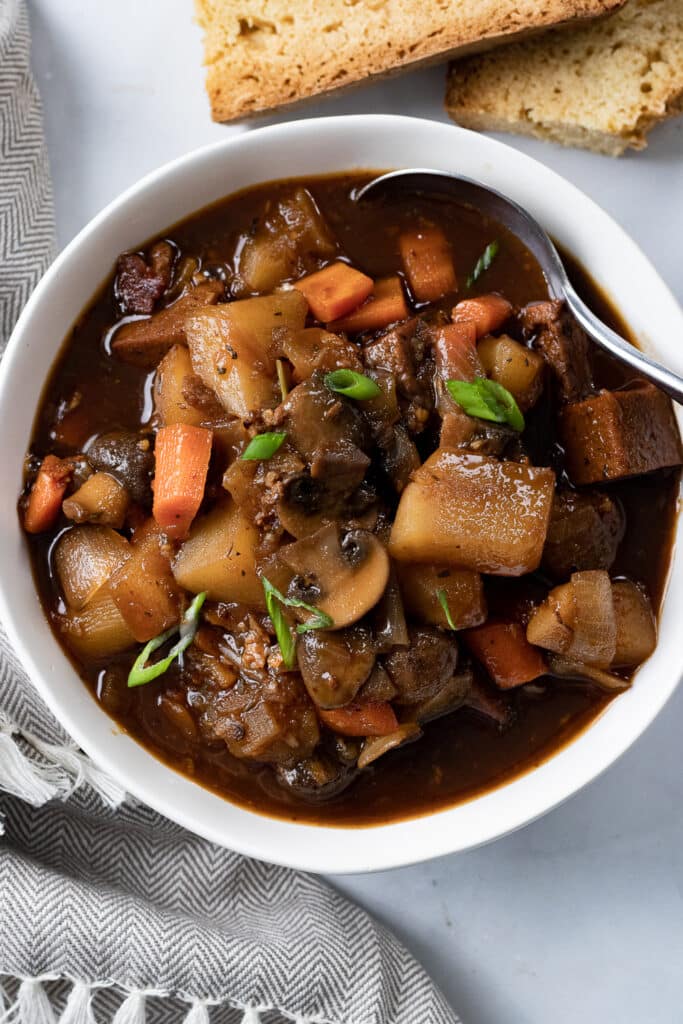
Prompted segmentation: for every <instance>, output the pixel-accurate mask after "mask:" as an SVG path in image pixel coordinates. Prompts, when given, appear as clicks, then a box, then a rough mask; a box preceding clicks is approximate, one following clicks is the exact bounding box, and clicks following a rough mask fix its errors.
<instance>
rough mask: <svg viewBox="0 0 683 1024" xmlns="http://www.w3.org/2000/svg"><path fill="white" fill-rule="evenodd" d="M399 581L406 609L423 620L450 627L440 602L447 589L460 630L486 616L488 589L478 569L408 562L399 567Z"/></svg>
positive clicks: (475, 624) (446, 593) (454, 617)
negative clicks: (440, 593)
mask: <svg viewBox="0 0 683 1024" xmlns="http://www.w3.org/2000/svg"><path fill="white" fill-rule="evenodd" d="M398 580H399V585H400V587H401V597H402V598H403V604H404V606H405V608H406V609H407V611H408V612H409V613H410V614H411V615H413V616H414V617H415V618H416V619H418V620H419V621H420V622H426V623H428V624H429V625H430V626H441V627H442V628H443V629H448V628H449V623H448V619H447V618H446V612H445V611H444V608H443V606H442V604H441V602H440V601H439V592H440V591H443V596H444V597H445V599H446V602H447V604H448V610H449V612H450V616H451V619H452V620H453V623H454V625H455V627H456V629H466V628H467V627H469V626H478V625H480V623H482V622H484V620H485V619H486V600H485V598H484V588H483V586H482V579H481V576H480V575H479V573H478V572H470V571H469V570H468V569H451V568H450V567H449V566H447V565H411V564H410V563H408V562H406V563H404V564H402V565H399V566H398Z"/></svg>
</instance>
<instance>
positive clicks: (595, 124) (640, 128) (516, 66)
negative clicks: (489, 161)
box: [446, 0, 683, 156]
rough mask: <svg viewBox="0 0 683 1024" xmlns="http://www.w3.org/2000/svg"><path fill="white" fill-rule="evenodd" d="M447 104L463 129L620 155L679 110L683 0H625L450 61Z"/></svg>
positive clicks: (682, 76)
mask: <svg viewBox="0 0 683 1024" xmlns="http://www.w3.org/2000/svg"><path fill="white" fill-rule="evenodd" d="M446 109H447V110H448V113H449V114H450V115H451V117H452V118H453V119H454V120H455V121H457V122H458V124H460V125H462V126H463V127H465V128H473V129H476V130H483V131H500V132H514V133H516V134H520V135H531V136H535V137H537V138H543V139H549V140H551V141H554V142H559V143H560V144H562V145H565V146H578V147H582V148H585V149H592V150H594V151H595V152H598V153H604V154H606V155H608V156H620V155H621V154H622V153H624V152H625V151H626V150H627V149H629V148H630V149H643V148H644V147H645V146H646V145H647V138H646V136H647V133H648V132H649V131H650V130H651V129H652V128H653V127H654V126H655V125H656V124H658V123H660V122H662V121H664V120H666V119H668V118H670V117H674V116H676V115H677V114H681V113H683V2H682V0H629V2H628V3H627V4H626V5H625V7H624V8H623V9H622V10H621V11H619V12H618V13H615V14H613V15H612V16H610V17H609V18H607V19H605V20H604V21H600V22H596V23H595V24H594V25H590V26H588V25H584V26H581V27H578V28H577V27H574V28H568V29H559V30H553V31H551V32H547V33H544V34H543V35H542V36H540V37H538V38H537V39H534V40H529V41H522V42H519V43H513V44H510V45H509V46H506V47H503V48H501V49H500V50H498V51H496V52H495V53H487V54H484V55H482V56H477V57H472V58H467V59H464V60H458V61H456V62H455V63H454V64H452V65H451V68H450V71H449V78H448V85H447V90H446Z"/></svg>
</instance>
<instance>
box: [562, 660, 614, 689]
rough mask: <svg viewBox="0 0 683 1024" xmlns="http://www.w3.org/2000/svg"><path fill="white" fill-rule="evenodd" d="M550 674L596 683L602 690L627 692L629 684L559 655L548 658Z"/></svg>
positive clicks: (611, 674)
mask: <svg viewBox="0 0 683 1024" xmlns="http://www.w3.org/2000/svg"><path fill="white" fill-rule="evenodd" d="M548 665H549V666H550V672H551V674H552V675H554V676H563V677H567V678H569V679H587V680H588V681H589V682H591V683H596V685H597V686H599V687H601V689H603V690H628V688H629V687H630V685H631V683H630V681H629V680H628V679H622V677H621V676H616V675H614V674H613V673H612V672H605V671H604V669H601V668H597V667H596V666H595V665H587V664H586V663H585V662H581V661H575V660H574V659H573V658H565V657H563V656H562V655H561V654H551V655H550V657H549V658H548Z"/></svg>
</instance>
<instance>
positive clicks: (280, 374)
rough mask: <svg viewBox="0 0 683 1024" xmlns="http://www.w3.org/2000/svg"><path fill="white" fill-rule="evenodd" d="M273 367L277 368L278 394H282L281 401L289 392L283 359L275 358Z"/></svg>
mask: <svg viewBox="0 0 683 1024" xmlns="http://www.w3.org/2000/svg"><path fill="white" fill-rule="evenodd" d="M275 369H276V370H277V382H278V384H279V385H280V394H281V395H282V401H283V402H284V400H285V398H286V397H287V395H288V394H289V383H288V380H287V367H286V366H285V364H284V360H282V359H276V360H275Z"/></svg>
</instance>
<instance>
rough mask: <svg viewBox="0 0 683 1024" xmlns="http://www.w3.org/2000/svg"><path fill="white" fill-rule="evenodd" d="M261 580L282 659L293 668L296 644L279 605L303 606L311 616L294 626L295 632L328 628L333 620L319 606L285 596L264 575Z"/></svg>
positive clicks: (288, 666)
mask: <svg viewBox="0 0 683 1024" xmlns="http://www.w3.org/2000/svg"><path fill="white" fill-rule="evenodd" d="M261 582H262V583H263V590H264V592H265V595H266V608H267V609H268V614H269V615H270V621H271V622H272V623H273V629H274V630H275V635H276V637H277V642H278V643H279V645H280V650H281V651H282V659H283V661H284V663H285V665H286V666H287V668H293V667H294V657H295V647H296V644H295V642H294V638H293V637H292V633H291V630H290V628H289V626H288V624H287V621H286V620H285V617H284V615H283V614H282V608H281V607H280V605H284V606H285V607H286V608H303V609H304V610H305V611H307V612H310V613H311V615H312V616H313V617H312V618H311V619H309V620H308V621H307V622H300V623H299V625H298V626H297V627H296V631H297V633H307V632H308V631H309V630H311V629H329V627H330V626H333V625H334V622H333V620H332V619H331V618H330V616H329V615H327V614H326V613H325V612H323V611H321V610H320V608H315V607H314V606H313V605H312V604H306V602H305V601H299V600H298V598H295V597H285V595H284V594H281V593H280V591H279V590H278V589H277V587H274V586H273V584H272V583H271V582H270V580H268V579H266V577H265V576H262V577H261Z"/></svg>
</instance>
